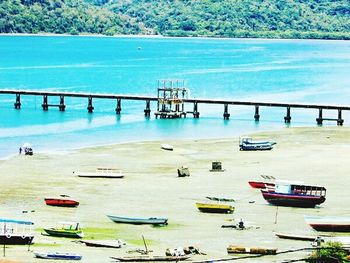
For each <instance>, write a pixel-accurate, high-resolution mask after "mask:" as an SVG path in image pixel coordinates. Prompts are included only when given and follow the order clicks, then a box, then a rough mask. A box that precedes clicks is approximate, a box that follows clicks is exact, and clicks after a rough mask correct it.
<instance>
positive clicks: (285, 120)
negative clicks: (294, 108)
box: [284, 107, 292, 123]
mask: <svg viewBox="0 0 350 263" xmlns="http://www.w3.org/2000/svg"><path fill="white" fill-rule="evenodd" d="M291 119H292V117H291V116H290V107H287V115H286V116H285V117H284V123H290V120H291Z"/></svg>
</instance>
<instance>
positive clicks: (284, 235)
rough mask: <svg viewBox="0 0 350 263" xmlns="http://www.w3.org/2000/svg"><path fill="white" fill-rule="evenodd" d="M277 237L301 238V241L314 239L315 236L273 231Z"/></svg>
mask: <svg viewBox="0 0 350 263" xmlns="http://www.w3.org/2000/svg"><path fill="white" fill-rule="evenodd" d="M275 235H276V236H277V237H279V238H283V239H292V240H301V241H315V240H316V238H317V236H305V235H296V234H287V233H275Z"/></svg>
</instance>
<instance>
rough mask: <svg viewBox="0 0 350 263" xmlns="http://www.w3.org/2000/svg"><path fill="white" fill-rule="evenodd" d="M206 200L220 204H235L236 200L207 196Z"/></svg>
mask: <svg viewBox="0 0 350 263" xmlns="http://www.w3.org/2000/svg"><path fill="white" fill-rule="evenodd" d="M205 198H207V199H209V200H212V201H218V202H235V199H231V198H224V197H215V196H206V197H205Z"/></svg>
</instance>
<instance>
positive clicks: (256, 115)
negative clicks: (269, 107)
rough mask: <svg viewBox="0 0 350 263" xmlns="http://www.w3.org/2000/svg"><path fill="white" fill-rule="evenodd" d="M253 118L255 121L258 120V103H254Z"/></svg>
mask: <svg viewBox="0 0 350 263" xmlns="http://www.w3.org/2000/svg"><path fill="white" fill-rule="evenodd" d="M254 119H255V121H259V120H260V114H259V106H258V105H255V114H254Z"/></svg>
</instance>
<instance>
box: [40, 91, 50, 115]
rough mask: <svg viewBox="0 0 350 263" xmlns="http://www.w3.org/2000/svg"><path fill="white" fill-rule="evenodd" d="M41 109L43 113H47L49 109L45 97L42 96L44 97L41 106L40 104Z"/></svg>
mask: <svg viewBox="0 0 350 263" xmlns="http://www.w3.org/2000/svg"><path fill="white" fill-rule="evenodd" d="M41 107H43V110H44V111H47V110H48V109H49V105H48V103H47V95H44V97H43V104H41Z"/></svg>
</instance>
